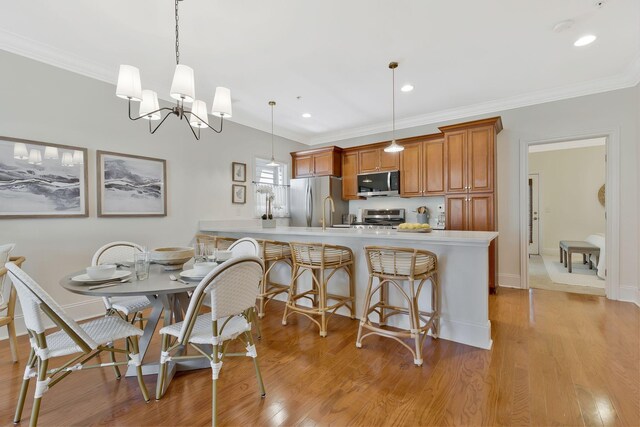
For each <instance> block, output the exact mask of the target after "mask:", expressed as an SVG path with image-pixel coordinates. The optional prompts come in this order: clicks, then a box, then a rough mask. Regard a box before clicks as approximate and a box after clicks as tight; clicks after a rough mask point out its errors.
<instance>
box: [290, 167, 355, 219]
mask: <svg viewBox="0 0 640 427" xmlns="http://www.w3.org/2000/svg"><path fill="white" fill-rule="evenodd" d="M290 184H291V222H290V225H291V226H293V227H321V226H322V209H323V201H324V199H325V197H327V196H329V195H331V197H332V198H333V201H334V203H335V208H336V209H335V212H333V214H332V215H333V221H332V222H330V216H329V215H330V212H331V208H330V207H329V202H327V203H326V213H325V216H326V219H327V227H328V226H329V224H341V223H342V215H343V214H348V213H349V202H346V201H344V200H342V179H341V178H336V177H333V176H319V177H314V178H296V179H292V180H291V183H290Z"/></svg>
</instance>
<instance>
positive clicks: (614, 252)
mask: <svg viewBox="0 0 640 427" xmlns="http://www.w3.org/2000/svg"><path fill="white" fill-rule="evenodd" d="M598 137H606V138H607V145H606V148H607V168H606V169H607V176H606V186H607V197H606V206H605V211H606V212H607V228H606V243H605V245H606V246H605V247H606V254H607V256H606V267H605V268H606V269H607V277H606V286H605V290H606V295H607V298H609V299H613V300H618V299H620V129H606V130H601V129H597V130H592V131H585V132H584V133H580V134H575V135H565V136H560V137H555V138H548V139H542V140H520V282H521V286H522V288H524V289H529V263H528V244H527V238H526V237H527V234H526V233H527V196H526V194H527V178H528V176H529V173H528V172H529V145H536V144H549V143H555V142H562V141H568V140H576V139H592V138H598ZM630 301H633V299H630Z"/></svg>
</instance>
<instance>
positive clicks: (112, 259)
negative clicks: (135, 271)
mask: <svg viewBox="0 0 640 427" xmlns="http://www.w3.org/2000/svg"><path fill="white" fill-rule="evenodd" d="M143 250H144V249H143V248H142V246H140V245H138V244H136V243H131V242H124V241H119V242H111V243H107V244H106V245H104V246H103V247H101V248H100V249H98V250H97V251H96V253H95V254H93V258H92V259H91V265H100V264H113V263H116V262H122V261H133V254H135V253H136V252H142V251H143Z"/></svg>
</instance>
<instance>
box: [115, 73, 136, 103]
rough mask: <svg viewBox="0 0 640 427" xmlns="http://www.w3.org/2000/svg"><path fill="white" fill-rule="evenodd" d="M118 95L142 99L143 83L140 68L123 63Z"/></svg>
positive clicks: (119, 76) (117, 90) (117, 89)
mask: <svg viewBox="0 0 640 427" xmlns="http://www.w3.org/2000/svg"><path fill="white" fill-rule="evenodd" d="M116 96H118V97H119V98H124V99H130V100H132V101H142V84H141V83H140V70H138V69H137V68H136V67H133V66H131V65H121V66H120V72H119V73H118V86H117V87H116Z"/></svg>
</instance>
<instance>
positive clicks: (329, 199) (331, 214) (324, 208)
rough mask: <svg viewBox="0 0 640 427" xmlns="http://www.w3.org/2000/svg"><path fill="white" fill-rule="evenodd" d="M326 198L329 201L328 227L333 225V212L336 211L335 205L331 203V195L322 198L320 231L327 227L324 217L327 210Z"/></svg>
mask: <svg viewBox="0 0 640 427" xmlns="http://www.w3.org/2000/svg"><path fill="white" fill-rule="evenodd" d="M327 200H328V201H329V202H331V203H330V206H331V213H330V214H329V221H330V222H331V224H330V227H333V213H334V212H335V211H336V206H335V205H334V203H333V197H331V196H327V197H325V198H324V200H323V201H322V231H324V230H326V229H327V221H326V220H325V217H324V213H325V211H326V210H327V209H326V208H327Z"/></svg>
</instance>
